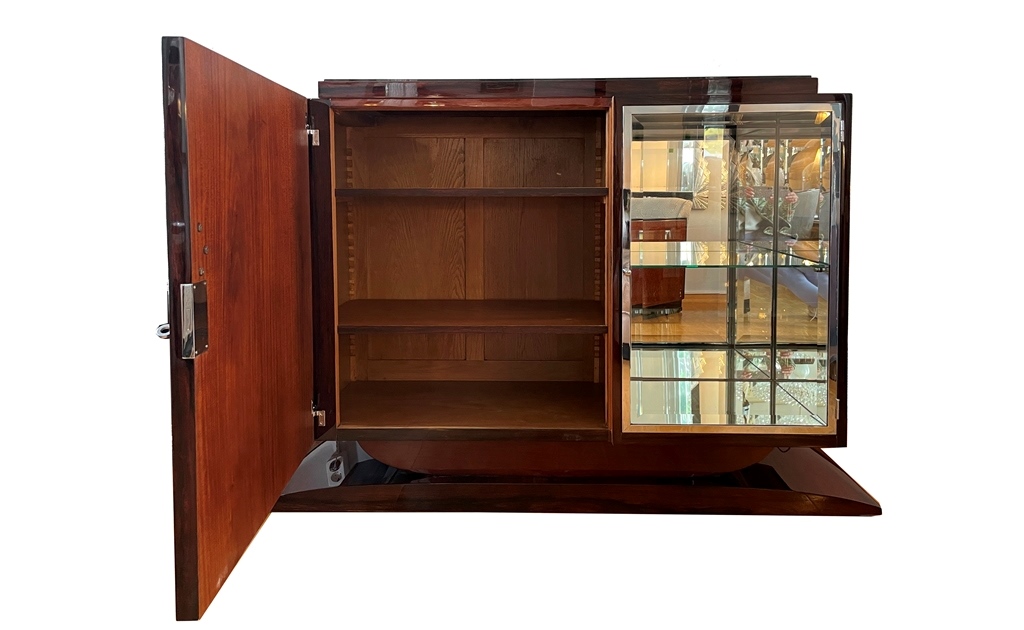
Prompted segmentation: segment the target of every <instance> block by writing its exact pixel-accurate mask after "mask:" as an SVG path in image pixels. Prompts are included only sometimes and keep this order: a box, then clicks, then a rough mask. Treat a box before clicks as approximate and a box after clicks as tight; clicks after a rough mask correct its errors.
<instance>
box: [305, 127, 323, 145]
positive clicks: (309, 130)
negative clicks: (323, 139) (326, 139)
mask: <svg viewBox="0 0 1024 630" xmlns="http://www.w3.org/2000/svg"><path fill="white" fill-rule="evenodd" d="M306 135H307V136H310V138H312V139H311V140H310V143H311V144H312V145H313V146H314V147H318V146H320V130H319V129H313V127H312V126H311V125H306Z"/></svg>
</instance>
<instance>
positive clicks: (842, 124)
mask: <svg viewBox="0 0 1024 630" xmlns="http://www.w3.org/2000/svg"><path fill="white" fill-rule="evenodd" d="M839 141H840V142H846V121H845V120H843V119H842V118H840V119H839Z"/></svg>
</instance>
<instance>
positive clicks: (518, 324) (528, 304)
mask: <svg viewBox="0 0 1024 630" xmlns="http://www.w3.org/2000/svg"><path fill="white" fill-rule="evenodd" d="M338 331H339V332H341V333H357V332H364V333H368V332H407V333H414V332H498V333H500V332H535V333H577V334H580V333H598V334H600V333H604V332H606V331H607V327H606V326H605V324H604V313H603V312H602V308H601V303H600V302H596V301H594V300H351V301H349V302H346V303H345V304H342V305H341V308H339V309H338Z"/></svg>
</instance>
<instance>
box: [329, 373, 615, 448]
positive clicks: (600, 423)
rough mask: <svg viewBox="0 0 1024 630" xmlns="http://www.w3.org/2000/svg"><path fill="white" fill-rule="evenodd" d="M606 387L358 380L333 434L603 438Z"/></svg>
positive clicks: (347, 392)
mask: <svg viewBox="0 0 1024 630" xmlns="http://www.w3.org/2000/svg"><path fill="white" fill-rule="evenodd" d="M604 393H605V392H604V386H603V385H602V384H595V383H575V382H559V383H550V382H514V383H513V382H489V381H355V382H352V383H349V384H348V385H346V386H345V388H344V389H343V390H342V391H341V401H340V402H341V407H340V408H341V410H342V411H341V414H340V425H339V427H338V436H339V439H342V440H373V439H403V440H421V439H431V440H437V439H500V438H508V439H523V438H526V439H551V440H572V441H580V440H607V439H608V428H607V425H606V423H605V410H604Z"/></svg>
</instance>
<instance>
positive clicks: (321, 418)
mask: <svg viewBox="0 0 1024 630" xmlns="http://www.w3.org/2000/svg"><path fill="white" fill-rule="evenodd" d="M309 408H310V410H311V411H312V413H313V420H314V421H315V422H316V426H318V427H326V426H327V412H326V411H324V410H323V409H317V408H316V405H314V404H313V403H312V402H310V403H309Z"/></svg>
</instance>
